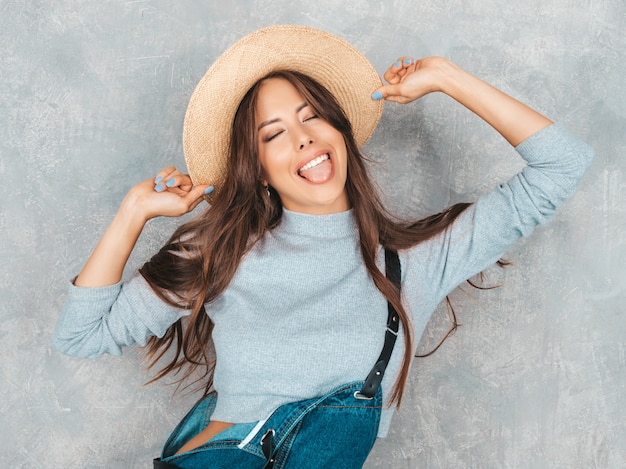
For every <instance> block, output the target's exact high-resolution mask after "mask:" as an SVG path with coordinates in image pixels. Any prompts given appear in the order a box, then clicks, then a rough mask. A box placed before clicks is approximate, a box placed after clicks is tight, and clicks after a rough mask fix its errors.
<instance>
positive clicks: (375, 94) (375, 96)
mask: <svg viewBox="0 0 626 469" xmlns="http://www.w3.org/2000/svg"><path fill="white" fill-rule="evenodd" d="M382 98H383V94H382V93H381V92H380V91H374V92H373V93H372V99H374V100H376V101H378V100H379V99H382Z"/></svg>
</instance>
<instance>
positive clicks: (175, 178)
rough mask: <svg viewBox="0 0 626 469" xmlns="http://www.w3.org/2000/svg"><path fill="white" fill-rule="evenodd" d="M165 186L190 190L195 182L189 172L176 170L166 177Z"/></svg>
mask: <svg viewBox="0 0 626 469" xmlns="http://www.w3.org/2000/svg"><path fill="white" fill-rule="evenodd" d="M165 187H167V188H168V189H173V190H181V191H184V192H189V191H190V190H191V188H192V187H193V183H192V182H191V178H190V177H189V176H188V175H187V174H183V173H181V172H179V171H175V172H173V173H172V174H170V175H169V176H168V177H167V178H165Z"/></svg>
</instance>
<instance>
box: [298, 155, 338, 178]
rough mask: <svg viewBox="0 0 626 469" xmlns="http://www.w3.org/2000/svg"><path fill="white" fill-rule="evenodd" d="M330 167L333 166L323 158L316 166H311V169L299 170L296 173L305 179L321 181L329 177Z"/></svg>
mask: <svg viewBox="0 0 626 469" xmlns="http://www.w3.org/2000/svg"><path fill="white" fill-rule="evenodd" d="M332 169H333V167H332V164H331V163H330V160H324V161H322V162H321V163H320V164H318V165H317V166H313V167H312V168H311V169H302V170H300V171H299V172H298V174H300V176H302V177H303V178H305V179H306V180H307V181H311V182H314V183H321V182H326V181H327V180H328V179H329V178H330V175H331V172H332Z"/></svg>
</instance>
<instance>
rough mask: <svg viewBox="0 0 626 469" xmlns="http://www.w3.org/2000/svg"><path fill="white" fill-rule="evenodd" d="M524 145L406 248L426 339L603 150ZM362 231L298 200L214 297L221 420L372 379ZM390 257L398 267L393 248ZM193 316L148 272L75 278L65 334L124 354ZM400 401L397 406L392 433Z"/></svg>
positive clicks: (370, 293) (381, 310)
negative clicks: (449, 220)
mask: <svg viewBox="0 0 626 469" xmlns="http://www.w3.org/2000/svg"><path fill="white" fill-rule="evenodd" d="M517 151H518V152H519V154H520V155H521V156H522V157H523V158H524V159H525V160H526V162H527V163H528V164H527V166H526V167H525V168H524V170H523V171H522V172H520V173H519V174H517V175H515V176H514V177H513V178H512V179H511V180H510V181H509V182H507V183H506V184H501V185H499V186H498V187H497V188H496V189H495V190H493V191H492V192H490V193H488V194H486V195H484V196H482V197H480V198H479V199H478V200H477V201H476V203H475V204H473V205H472V206H471V207H469V208H468V209H467V210H466V211H465V212H463V213H462V214H461V215H460V216H459V218H458V219H457V220H456V221H455V222H454V224H453V225H452V226H451V227H450V228H448V229H447V230H446V231H445V232H444V233H442V234H441V235H439V236H437V237H436V238H434V239H431V240H429V241H427V242H424V243H421V244H419V245H418V246H415V247H413V248H411V249H408V250H405V251H403V252H400V253H399V254H400V262H401V265H402V290H403V295H404V297H403V301H404V303H405V307H406V308H407V311H408V312H409V313H410V314H411V316H412V319H413V327H414V329H415V337H416V340H419V337H420V336H421V335H422V332H423V330H424V328H425V326H426V323H427V321H428V319H429V317H430V315H431V314H432V312H433V311H434V309H435V308H436V306H437V304H438V303H440V302H441V300H442V299H443V298H444V297H445V295H446V294H448V293H449V292H450V291H451V290H452V289H453V288H454V287H455V286H457V285H458V284H459V283H461V282H463V281H464V280H465V279H467V278H469V277H471V276H473V275H475V274H476V273H478V272H480V271H482V270H484V269H485V268H486V267H488V266H490V265H491V264H493V263H494V262H495V261H497V260H498V259H499V258H500V257H501V256H502V255H503V254H504V253H505V251H506V249H507V248H508V247H509V246H510V245H511V244H512V243H513V242H514V241H515V240H516V239H518V238H519V237H520V236H527V235H528V234H530V232H531V231H532V230H533V228H534V227H535V226H536V225H537V224H540V223H544V222H546V221H547V220H548V219H549V218H550V217H551V216H552V214H553V213H554V211H555V209H556V207H557V206H558V205H560V204H561V203H562V202H563V201H564V200H565V199H566V198H567V197H568V196H570V195H571V194H572V193H573V192H574V190H575V188H576V185H577V183H578V181H579V179H580V178H581V176H582V175H583V173H584V171H585V169H586V168H587V166H588V165H589V163H590V161H591V159H592V156H593V152H592V150H591V149H590V148H589V147H588V146H587V145H585V144H584V143H582V142H580V141H579V140H577V139H576V138H574V137H573V136H572V135H570V134H569V133H567V132H566V131H565V130H564V129H563V128H562V127H561V126H559V125H552V126H550V127H548V128H546V129H544V130H542V131H540V132H538V133H537V134H535V135H534V136H532V137H530V138H529V139H527V140H526V141H524V142H523V143H522V144H521V145H519V146H518V147H517ZM358 237H359V234H358V230H357V228H356V226H355V222H354V218H353V213H352V211H347V212H343V213H337V214H332V215H325V216H315V215H304V214H300V213H294V212H289V211H285V212H284V215H283V219H282V220H281V222H280V224H279V225H278V226H277V227H276V228H275V229H274V230H272V231H271V232H268V233H267V235H266V236H265V238H264V239H263V240H262V241H261V242H259V243H258V244H257V245H256V246H254V248H253V249H252V250H251V251H250V252H249V253H248V254H247V255H246V256H245V257H244V258H243V260H242V263H241V265H240V266H239V269H238V271H237V273H236V275H235V277H234V278H233V280H232V282H231V284H230V285H229V287H228V288H227V289H226V291H225V292H224V293H223V294H222V295H221V296H220V297H219V298H217V299H216V300H215V301H214V302H212V303H211V304H208V305H207V313H208V314H209V316H210V317H211V319H212V321H213V322H214V324H215V329H214V332H213V339H214V342H215V348H216V352H217V365H216V369H215V377H214V383H215V389H216V390H217V392H218V402H217V407H216V409H215V413H214V415H213V418H214V419H216V420H222V421H226V422H254V421H258V420H261V419H264V418H266V417H268V416H269V415H270V413H271V412H272V411H273V410H274V409H275V408H277V407H278V406H280V405H281V404H284V403H286V402H290V401H295V400H299V399H306V398H310V397H314V396H317V395H321V394H323V393H325V392H327V391H329V390H331V389H332V388H334V387H336V386H337V385H339V384H341V383H345V382H349V381H353V380H359V379H365V377H366V376H367V374H368V372H369V370H370V369H371V367H372V366H373V364H374V363H375V361H376V358H377V357H378V354H379V353H380V350H381V348H382V344H383V338H384V331H385V322H386V318H387V307H386V301H385V299H384V298H383V296H382V295H381V294H380V292H379V291H378V290H377V289H376V287H375V286H374V284H373V282H372V280H371V278H370V277H369V275H368V272H367V270H366V268H365V266H364V265H363V262H362V259H361V255H360V251H359V240H358ZM378 261H379V266H380V267H381V268H384V251H383V250H382V249H381V250H380V252H379V259H378ZM185 314H188V312H186V311H180V310H176V309H174V308H172V307H170V306H168V305H166V304H165V303H163V302H162V301H161V300H160V299H159V298H158V297H157V296H156V295H155V294H154V293H153V292H152V290H151V289H150V287H149V286H148V285H147V284H146V282H145V280H143V278H142V277H141V276H135V277H133V278H132V279H131V280H130V281H127V282H123V283H119V284H116V285H111V286H108V287H103V288H79V287H76V286H74V285H70V287H69V292H68V295H67V299H66V302H65V305H64V308H63V311H62V314H61V318H60V320H59V323H58V326H57V329H56V331H55V334H54V338H53V343H54V345H55V346H56V347H57V348H58V349H59V350H61V351H63V352H64V353H67V354H70V355H78V356H83V357H95V356H98V355H100V354H103V353H112V354H116V355H117V354H120V353H121V351H122V348H123V347H124V346H129V345H133V344H140V345H145V343H146V341H147V339H148V338H149V337H150V336H153V335H157V336H162V335H163V334H164V333H165V331H166V330H167V328H168V327H169V326H170V325H171V324H172V323H173V322H174V321H176V320H177V319H178V318H180V317H181V316H183V315H185ZM403 348H404V343H403V340H402V333H400V335H399V340H398V341H397V342H396V346H395V349H394V353H393V356H392V358H391V360H390V363H389V366H388V368H387V373H386V375H385V378H384V380H383V383H382V389H383V393H384V395H385V396H386V397H387V398H388V397H389V394H390V393H389V391H390V389H391V387H392V386H393V383H394V381H395V379H396V377H397V375H398V373H399V369H400V362H401V357H402V350H403ZM392 412H393V409H386V410H385V411H383V418H382V421H381V424H380V428H379V436H381V437H383V436H385V435H386V434H387V431H388V428H389V423H390V421H391V415H392Z"/></svg>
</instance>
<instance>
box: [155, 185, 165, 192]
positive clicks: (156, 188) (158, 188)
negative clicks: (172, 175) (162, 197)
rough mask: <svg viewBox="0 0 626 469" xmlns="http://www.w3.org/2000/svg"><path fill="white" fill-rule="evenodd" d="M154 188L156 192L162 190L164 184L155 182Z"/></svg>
mask: <svg viewBox="0 0 626 469" xmlns="http://www.w3.org/2000/svg"><path fill="white" fill-rule="evenodd" d="M154 190H155V191H157V192H163V191H164V190H165V186H164V185H163V184H157V185H156V186H155V188H154Z"/></svg>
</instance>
